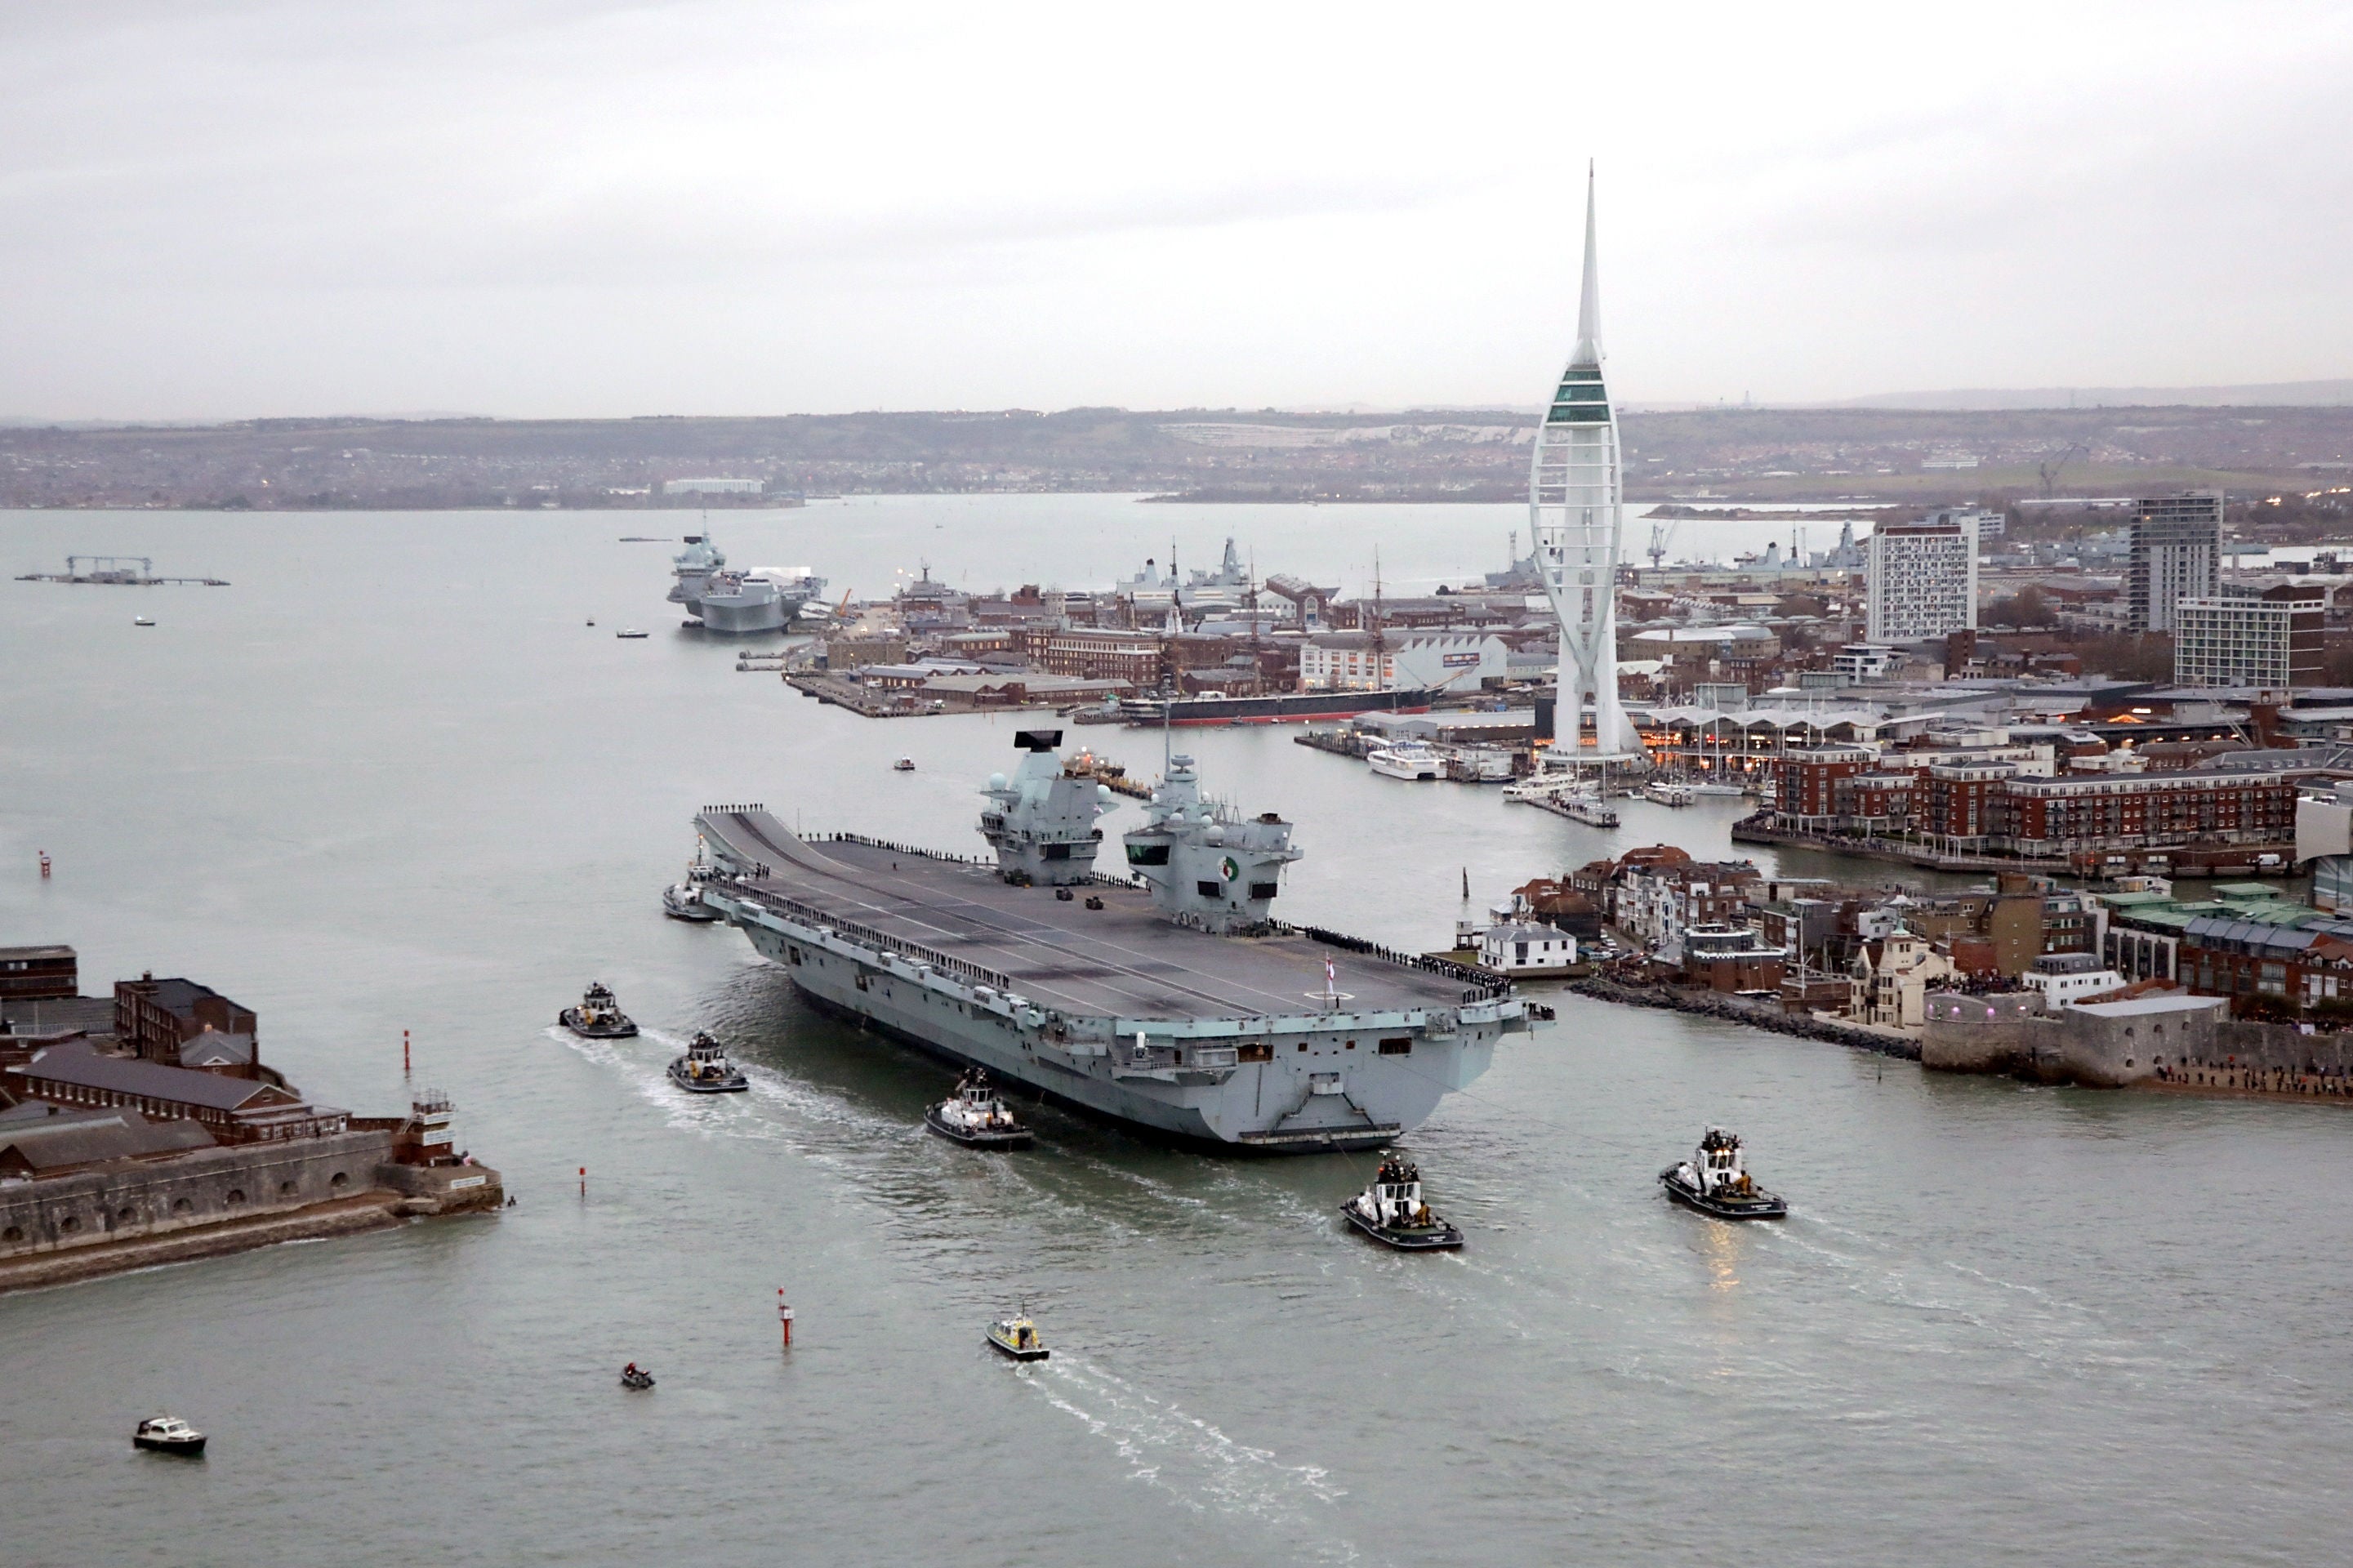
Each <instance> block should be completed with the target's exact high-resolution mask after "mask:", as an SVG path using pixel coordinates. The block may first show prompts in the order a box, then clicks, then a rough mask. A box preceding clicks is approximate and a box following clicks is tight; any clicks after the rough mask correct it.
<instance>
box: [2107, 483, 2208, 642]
mask: <svg viewBox="0 0 2353 1568" xmlns="http://www.w3.org/2000/svg"><path fill="white" fill-rule="evenodd" d="M2221 574H2222V492H2221V491H2220V490H2201V491H2195V492H2192V493H2189V494H2186V495H2178V496H2162V497H2157V498H2153V499H2149V500H2137V501H2135V502H2134V503H2133V522H2132V543H2131V554H2130V557H2129V563H2128V564H2127V566H2126V574H2125V626H2126V630H2128V631H2134V632H2170V631H2172V630H2174V626H2175V623H2174V606H2175V605H2179V603H2180V602H2181V601H2182V600H2183V599H2186V598H2200V597H2211V596H2212V595H2216V594H2219V593H2221V591H2222V575H2221Z"/></svg>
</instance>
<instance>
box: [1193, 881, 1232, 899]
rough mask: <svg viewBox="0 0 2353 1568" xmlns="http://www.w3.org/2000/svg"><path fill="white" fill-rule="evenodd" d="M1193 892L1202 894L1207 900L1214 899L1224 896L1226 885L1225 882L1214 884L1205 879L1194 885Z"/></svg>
mask: <svg viewBox="0 0 2353 1568" xmlns="http://www.w3.org/2000/svg"><path fill="white" fill-rule="evenodd" d="M1193 890H1194V891H1195V892H1197V893H1198V894H1200V895H1201V896H1202V897H1203V898H1205V899H1214V898H1218V897H1220V896H1222V895H1223V894H1224V892H1225V890H1226V885H1225V884H1224V883H1223V882H1212V881H1208V880H1207V879H1204V880H1201V881H1198V882H1196V883H1194V884H1193Z"/></svg>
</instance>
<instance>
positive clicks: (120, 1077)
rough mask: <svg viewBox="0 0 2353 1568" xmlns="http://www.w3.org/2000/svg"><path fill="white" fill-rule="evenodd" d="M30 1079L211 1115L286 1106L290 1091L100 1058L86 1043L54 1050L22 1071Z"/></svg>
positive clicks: (192, 1071)
mask: <svg viewBox="0 0 2353 1568" xmlns="http://www.w3.org/2000/svg"><path fill="white" fill-rule="evenodd" d="M21 1070H22V1071H23V1072H24V1073H25V1075H26V1077H28V1078H37V1079H50V1080H51V1081H53V1082H57V1083H68V1084H73V1085H76V1086H78V1087H79V1088H83V1089H107V1090H110V1091H111V1092H113V1093H116V1094H136V1095H143V1096H145V1097H146V1098H148V1099H150V1100H165V1101H168V1102H170V1103H172V1104H175V1105H197V1106H202V1107H204V1108H205V1109H206V1110H242V1109H244V1108H245V1107H246V1106H248V1105H251V1104H253V1103H254V1102H256V1101H257V1100H259V1101H260V1102H261V1103H262V1104H265V1105H274V1104H282V1103H284V1102H285V1100H287V1099H290V1098H291V1097H290V1096H288V1095H287V1093H286V1090H284V1089H280V1088H278V1087H277V1086H275V1085H274V1084H267V1083H260V1082H257V1081H256V1080H254V1079H247V1078H224V1077H222V1076H221V1075H220V1074H218V1073H210V1072H198V1071H196V1070H195V1068H167V1067H162V1066H159V1065H158V1064H156V1063H154V1062H143V1061H138V1060H135V1059H133V1058H128V1057H110V1056H103V1055H100V1053H99V1051H98V1050H97V1048H96V1047H92V1046H91V1045H90V1043H89V1042H87V1041H84V1040H73V1041H69V1042H68V1043H67V1044H65V1045H61V1046H51V1047H49V1048H48V1049H47V1050H45V1051H43V1052H41V1053H40V1054H39V1055H38V1056H36V1057H35V1058H33V1059H32V1060H31V1061H30V1062H29V1063H27V1064H26V1066H25V1067H24V1068H22V1069H21Z"/></svg>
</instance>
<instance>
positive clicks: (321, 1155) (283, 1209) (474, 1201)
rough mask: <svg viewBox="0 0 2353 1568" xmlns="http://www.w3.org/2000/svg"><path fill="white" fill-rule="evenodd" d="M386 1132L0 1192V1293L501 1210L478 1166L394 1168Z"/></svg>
mask: <svg viewBox="0 0 2353 1568" xmlns="http://www.w3.org/2000/svg"><path fill="white" fill-rule="evenodd" d="M394 1125H396V1124H390V1123H388V1124H387V1125H386V1126H385V1127H382V1128H365V1129H362V1130H359V1131H349V1132H342V1133H337V1134H335V1135H333V1136H332V1137H326V1138H290V1139H286V1140H283V1141H277V1142H260V1143H236V1144H229V1145H227V1146H224V1147H220V1148H214V1149H198V1150H194V1151H191V1152H188V1153H185V1154H179V1155H174V1156H173V1157H172V1158H170V1159H166V1160H131V1161H122V1162H120V1163H113V1164H109V1165H101V1166H98V1167H95V1168H93V1169H90V1170H86V1171H79V1172H75V1173H71V1174H68V1175H62V1176H51V1177H47V1178H43V1179H40V1180H37V1181H26V1182H12V1183H6V1184H0V1289H14V1288H16V1287H18V1286H19V1285H21V1284H24V1283H49V1282H54V1281H55V1280H57V1279H80V1278H85V1277H87V1276H89V1275H90V1274H100V1273H109V1272H111V1271H113V1270H115V1269H120V1268H142V1267H144V1266H145V1265H146V1264H148V1263H151V1262H161V1261H169V1260H172V1259H175V1258H197V1257H206V1256H211V1255H214V1254H216V1253H221V1252H233V1251H238V1250H241V1249H243V1248H244V1247H263V1246H268V1245H270V1244H271V1243H272V1242H275V1241H283V1240H290V1239H294V1238H295V1237H298V1236H304V1235H314V1234H315V1235H340V1234H343V1233H344V1232H346V1231H348V1230H352V1229H365V1228H369V1227H371V1226H374V1225H378V1224H391V1223H393V1222H394V1221H395V1220H396V1219H398V1218H399V1217H401V1216H404V1215H436V1214H456V1213H463V1212H467V1211H470V1210H474V1209H489V1208H495V1207H498V1206H499V1205H501V1204H502V1203H503V1202H504V1201H505V1195H506V1194H505V1188H504V1185H503V1184H502V1183H501V1180H500V1177H499V1173H497V1172H496V1171H493V1170H491V1168H490V1167H488V1166H486V1165H435V1166H427V1165H405V1164H398V1163H394V1162H393V1161H392V1160H391V1158H390V1156H391V1154H392V1152H393V1145H394V1140H395V1132H394V1131H393V1130H392V1129H393V1126H394ZM319 1227H323V1228H319Z"/></svg>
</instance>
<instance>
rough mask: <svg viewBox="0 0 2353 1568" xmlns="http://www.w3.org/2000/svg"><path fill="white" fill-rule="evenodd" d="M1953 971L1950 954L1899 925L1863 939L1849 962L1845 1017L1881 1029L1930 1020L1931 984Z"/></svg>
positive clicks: (1917, 1025) (1946, 976)
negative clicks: (1875, 938)
mask: <svg viewBox="0 0 2353 1568" xmlns="http://www.w3.org/2000/svg"><path fill="white" fill-rule="evenodd" d="M1953 973H1954V971H1953V961H1952V960H1951V959H1949V958H1947V957H1946V956H1945V955H1944V954H1943V953H1940V952H1937V951H1936V949H1935V948H1934V947H1932V946H1931V945H1929V942H1928V940H1927V939H1926V937H1923V936H1920V935H1919V934H1917V933H1916V932H1914V931H1905V929H1903V928H1902V927H1900V926H1899V927H1897V928H1896V929H1895V930H1894V931H1892V932H1890V933H1889V934H1888V935H1886V936H1884V937H1883V938H1880V939H1879V940H1877V941H1874V942H1864V943H1863V944H1862V949H1861V950H1860V951H1859V952H1856V954H1855V955H1854V961H1853V963H1851V964H1850V965H1849V966H1848V971H1847V975H1848V982H1849V996H1848V1002H1847V1016H1848V1017H1850V1018H1852V1019H1854V1020H1855V1021H1856V1022H1857V1023H1862V1024H1876V1025H1879V1026H1882V1027H1883V1028H1897V1029H1914V1028H1918V1027H1919V1026H1921V1025H1922V1024H1925V1023H1926V1022H1927V1017H1928V1005H1927V1004H1928V987H1929V986H1930V985H1931V984H1935V983H1936V982H1938V981H1943V980H1949V979H1951V978H1952V975H1953Z"/></svg>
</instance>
